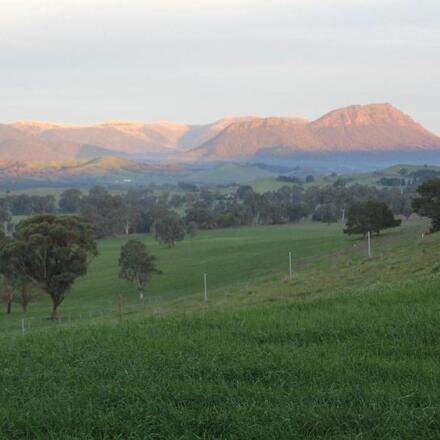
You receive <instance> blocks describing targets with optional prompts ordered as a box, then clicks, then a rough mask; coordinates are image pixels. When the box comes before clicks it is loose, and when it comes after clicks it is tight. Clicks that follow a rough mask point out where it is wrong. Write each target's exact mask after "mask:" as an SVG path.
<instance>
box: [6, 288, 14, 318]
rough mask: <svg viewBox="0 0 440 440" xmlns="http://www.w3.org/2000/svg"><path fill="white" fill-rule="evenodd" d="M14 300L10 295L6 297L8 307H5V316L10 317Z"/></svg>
mask: <svg viewBox="0 0 440 440" xmlns="http://www.w3.org/2000/svg"><path fill="white" fill-rule="evenodd" d="M13 299H14V295H13V294H12V293H10V294H9V295H8V303H7V304H8V305H7V314H8V315H10V314H11V312H12V300H13Z"/></svg>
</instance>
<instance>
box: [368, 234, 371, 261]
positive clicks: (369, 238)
mask: <svg viewBox="0 0 440 440" xmlns="http://www.w3.org/2000/svg"><path fill="white" fill-rule="evenodd" d="M367 237H368V258H371V233H370V231H368V232H367Z"/></svg>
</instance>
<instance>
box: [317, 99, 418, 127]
mask: <svg viewBox="0 0 440 440" xmlns="http://www.w3.org/2000/svg"><path fill="white" fill-rule="evenodd" d="M389 123H393V124H397V125H407V124H415V121H414V120H413V119H412V118H411V117H410V116H408V115H407V114H405V113H403V112H402V111H400V110H399V109H397V108H396V107H394V106H393V105H392V104H389V103H383V104H367V105H351V106H349V107H343V108H340V109H336V110H333V111H331V112H329V113H326V114H325V115H324V116H322V117H321V118H319V119H317V120H316V121H314V122H313V124H314V125H315V126H316V127H325V126H348V125H358V126H367V125H386V124H389Z"/></svg>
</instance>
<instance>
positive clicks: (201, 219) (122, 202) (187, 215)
mask: <svg viewBox="0 0 440 440" xmlns="http://www.w3.org/2000/svg"><path fill="white" fill-rule="evenodd" d="M411 199H412V193H411V192H408V191H403V192H402V191H401V190H399V189H397V188H383V189H378V188H375V187H370V186H364V185H358V184H355V185H351V186H340V185H328V186H324V187H318V186H315V187H310V188H308V189H307V190H304V189H303V188H302V187H301V186H297V185H293V186H283V187H282V188H280V189H279V190H277V191H269V192H266V193H264V194H260V193H257V192H255V191H254V190H253V189H252V187H251V186H247V185H242V186H239V187H238V188H237V190H236V191H234V192H232V193H222V192H220V191H218V190H210V189H206V188H205V189H201V190H198V191H196V192H195V191H194V190H193V189H192V190H191V191H189V192H181V193H174V194H173V193H169V192H164V193H160V194H155V193H153V192H151V191H150V190H147V189H130V190H129V191H128V192H127V193H125V194H121V195H112V194H110V193H109V192H108V191H107V190H106V189H105V188H102V187H95V188H92V189H91V190H90V191H89V193H88V194H83V193H81V192H80V191H79V190H75V189H72V190H66V191H64V192H63V193H62V194H61V197H60V200H59V210H60V211H61V212H63V213H66V214H72V213H74V214H80V215H82V216H83V217H85V218H86V219H88V220H89V221H90V222H91V223H92V224H93V225H94V227H95V229H96V233H97V236H98V237H99V238H102V237H106V236H111V235H117V234H122V233H124V234H130V233H146V232H152V233H155V234H156V235H157V238H158V239H160V240H161V241H165V242H167V240H166V239H165V240H162V238H163V236H164V235H165V236H166V235H167V234H166V233H165V234H164V233H163V231H161V230H163V229H164V228H166V227H169V228H170V229H174V230H175V231H178V232H175V233H174V236H175V237H176V238H177V239H180V238H181V237H182V234H183V235H184V234H185V233H190V234H193V233H195V232H196V231H197V230H198V229H214V228H228V227H234V226H247V225H273V224H283V223H290V222H298V221H301V220H303V219H311V220H314V221H320V222H325V223H332V222H337V221H343V220H344V219H345V215H346V212H348V210H349V208H350V207H351V206H353V205H354V204H356V203H360V202H366V201H377V202H383V203H385V204H386V205H387V206H389V207H390V208H391V210H392V212H393V213H394V214H395V215H404V216H407V217H408V216H409V215H410V214H411V213H412V209H411ZM161 237H162V238H161ZM171 245H172V243H171Z"/></svg>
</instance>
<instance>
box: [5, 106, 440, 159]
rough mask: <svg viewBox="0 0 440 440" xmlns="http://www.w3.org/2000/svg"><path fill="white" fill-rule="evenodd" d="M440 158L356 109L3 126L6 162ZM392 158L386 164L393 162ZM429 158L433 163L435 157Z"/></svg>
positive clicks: (398, 120)
mask: <svg viewBox="0 0 440 440" xmlns="http://www.w3.org/2000/svg"><path fill="white" fill-rule="evenodd" d="M395 152H396V153H399V154H403V153H404V152H406V153H411V154H417V155H419V156H420V154H422V155H423V154H424V153H426V154H427V155H428V156H429V154H432V153H436V154H437V153H439V159H440V137H439V136H436V135H435V134H433V133H431V132H430V131H428V130H427V129H425V128H424V127H423V126H421V125H420V124H419V123H417V122H416V121H414V120H413V119H412V118H411V117H410V116H408V115H407V114H405V113H403V112H401V111H400V110H398V109H397V108H395V107H393V106H392V105H391V104H388V103H386V104H369V105H353V106H350V107H345V108H342V109H337V110H333V111H331V112H329V113H327V114H325V115H324V116H322V117H321V118H319V119H317V120H314V121H308V120H306V119H303V118H299V117H290V118H289V117H268V118H263V117H257V116H240V117H227V118H223V119H220V120H218V121H216V122H214V123H211V124H206V125H187V124H178V123H172V122H157V123H143V122H127V121H112V122H108V123H102V124H97V125H73V124H60V123H52V122H38V121H18V122H14V123H10V124H0V160H3V161H27V162H29V161H38V162H47V161H65V160H74V159H76V160H78V159H92V158H97V157H107V156H120V157H124V158H127V159H137V160H149V159H150V160H151V159H155V160H167V161H174V162H190V163H192V162H200V161H203V162H204V161H237V160H238V161H243V160H245V161H246V160H261V159H262V158H263V159H264V158H265V157H266V158H268V157H271V158H280V160H284V159H283V158H287V157H295V155H296V157H303V158H304V155H309V156H310V155H312V156H314V157H321V158H322V157H329V155H338V154H339V155H347V154H358V155H360V156H362V155H365V154H376V155H377V154H379V155H380V154H383V155H385V156H386V155H389V154H390V153H395ZM385 156H384V157H385ZM428 156H427V157H428Z"/></svg>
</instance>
